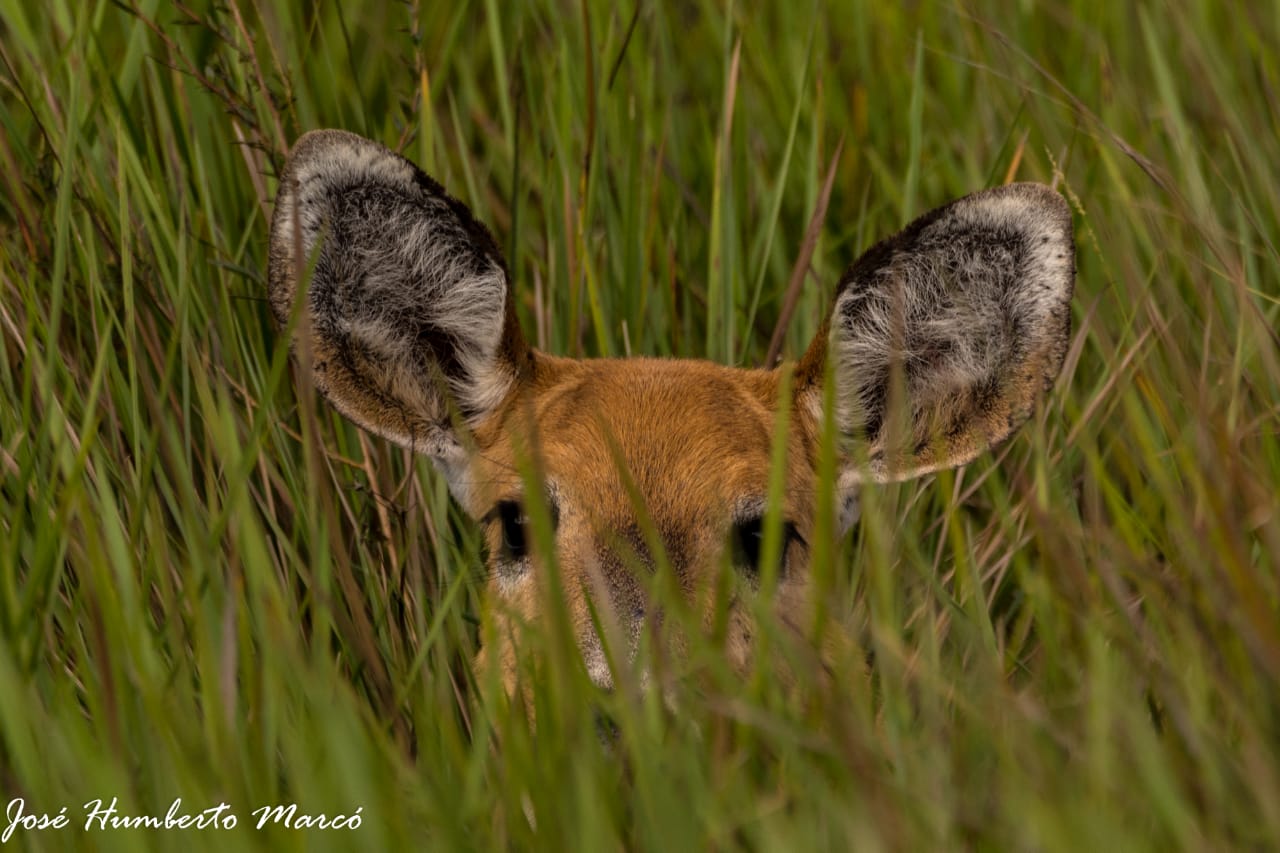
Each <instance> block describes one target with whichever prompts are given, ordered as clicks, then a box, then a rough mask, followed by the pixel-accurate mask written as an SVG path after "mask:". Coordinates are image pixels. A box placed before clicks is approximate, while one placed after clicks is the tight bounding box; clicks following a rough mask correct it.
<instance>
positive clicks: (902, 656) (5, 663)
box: [0, 0, 1280, 850]
mask: <svg viewBox="0 0 1280 853" xmlns="http://www.w3.org/2000/svg"><path fill="white" fill-rule="evenodd" d="M311 5H312V4H294V3H284V2H265V0H264V2H262V3H260V4H251V3H247V2H244V0H230V2H227V3H223V4H218V5H217V6H216V7H215V6H212V5H210V6H205V5H203V4H199V3H191V4H189V5H183V4H176V3H174V4H171V3H169V2H164V0H130V2H126V3H123V4H113V3H107V2H66V0H50V2H48V3H46V4H43V6H42V8H36V4H24V3H5V4H3V5H0V188H2V191H0V794H2V795H3V796H2V797H0V800H3V801H4V802H5V804H6V805H7V804H8V803H10V802H11V801H12V800H14V799H16V798H22V799H23V801H24V807H25V809H26V811H27V812H28V813H44V812H48V813H51V814H54V815H56V814H57V813H58V810H59V809H60V808H62V807H64V806H66V807H67V814H68V816H69V818H70V819H71V824H72V826H70V827H68V828H66V829H45V830H39V831H37V830H27V829H22V828H18V829H16V830H15V833H14V837H13V839H12V840H11V841H10V843H14V844H19V845H21V846H23V847H30V848H31V849H61V848H63V847H75V846H83V847H92V848H94V849H102V850H112V849H119V850H134V849H141V848H146V847H155V848H164V849H174V848H178V847H181V848H182V849H184V850H197V849H205V848H208V849H219V850H222V849H228V848H229V847H231V846H234V847H245V848H254V847H256V848H259V849H272V850H275V849H308V850H311V849H326V848H333V849H353V848H359V849H397V848H401V847H407V846H409V845H414V846H423V845H426V846H439V847H443V846H448V847H460V848H473V847H476V848H482V847H491V846H500V847H510V846H515V847H521V848H523V847H530V846H537V847H546V848H556V849H559V848H563V847H565V846H572V847H574V848H581V849H605V848H608V849H616V848H618V847H622V846H625V847H627V848H642V849H660V850H679V849H691V848H692V849H703V848H746V849H778V850H805V849H818V848H834V849H848V848H849V847H851V846H856V847H857V848H859V849H880V848H884V849H933V848H939V847H941V848H954V847H984V848H997V849H999V848H1015V849H1044V850H1079V849H1082V848H1083V849H1160V850H1166V849H1170V848H1189V849H1196V850H1201V849H1223V848H1233V847H1244V848H1268V847H1272V846H1275V845H1276V844H1278V843H1280V805H1278V804H1280V686H1278V684H1280V681H1278V679H1280V507H1278V506H1277V504H1278V498H1277V495H1278V494H1280V346H1278V343H1280V336H1278V333H1277V328H1278V327H1280V323H1278V322H1277V320H1278V316H1280V274H1278V273H1277V269H1278V268H1280V267H1278V261H1280V255H1278V253H1277V247H1278V245H1280V194H1278V193H1277V192H1276V188H1277V187H1280V174H1278V173H1280V59H1278V58H1277V54H1276V52H1275V50H1274V45H1276V44H1277V43H1280V16H1278V15H1277V13H1276V11H1275V9H1274V8H1272V7H1269V6H1267V5H1266V4H1246V5H1244V6H1243V7H1235V6H1230V5H1229V4H1219V3H1214V2H1208V0H1186V2H1182V3H1176V4H1154V3H1152V4H1145V3H1135V4H1118V3H1117V4H1109V3H1096V2H1085V0H1061V2H1054V3H1048V4H1009V3H989V4H979V5H976V6H973V7H965V8H963V9H962V8H959V7H956V8H941V7H933V6H928V5H927V4H926V6H924V7H921V8H919V9H916V10H904V9H898V8H896V7H894V6H892V5H891V4H879V3H870V2H851V3H838V4H837V3H831V4H827V3H822V2H817V3H812V4H811V3H787V4H767V3H758V4H729V5H724V4H718V3H712V2H680V3H677V2H670V3H639V4H632V3H624V4H607V3H597V2H594V0H592V1H591V2H583V3H581V4H575V3H570V2H559V3H553V2H550V0H533V2H528V3H519V4H516V3H498V2H496V0H486V2H481V0H472V2H462V3H456V4H439V3H408V4H404V3H387V4H385V7H381V8H376V9H375V8H374V5H370V6H366V7H361V8H357V6H356V5H355V4H342V3H325V4H318V8H315V9H310V10H308V11H299V9H301V8H303V7H309V6H311ZM375 5H376V4H375ZM317 127H342V128H346V129H349V130H352V131H356V132H359V133H362V134H364V135H367V136H370V137H372V138H375V139H378V140H380V141H382V142H384V143H386V144H388V145H390V146H391V147H393V148H397V149H399V150H401V151H403V153H405V154H406V156H409V157H410V158H411V159H414V160H415V161H416V162H418V163H420V164H421V165H422V166H423V168H424V169H426V170H427V171H428V172H430V173H431V174H432V175H434V176H435V177H437V178H438V179H439V180H440V181H441V182H442V183H443V184H444V185H445V186H446V187H447V188H448V189H449V190H450V192H451V193H453V194H454V195H456V196H458V197H459V198H461V199H462V200H464V201H465V202H466V203H467V204H468V205H470V206H471V207H472V209H473V210H474V211H475V212H476V214H477V216H478V217H479V218H480V219H482V220H483V221H485V222H486V223H488V224H489V225H490V226H491V228H492V229H493V231H494V234H495V236H496V237H497V239H498V241H499V243H500V244H501V245H502V246H503V248H504V250H505V251H506V252H507V255H508V258H509V261H510V265H511V271H512V274H513V277H514V279H515V282H516V290H517V299H518V313H519V314H520V319H521V322H522V324H523V325H524V327H525V329H526V330H527V334H528V336H529V338H530V339H531V341H532V342H533V343H534V344H535V345H537V346H539V347H543V348H546V349H548V350H550V351H552V352H555V353H560V354H566V355H574V356H599V355H626V354H647V355H663V356H668V355H670V356H683V357H699V358H701V357H706V358H711V359H714V360H717V361H724V362H730V363H735V364H743V365H756V364H760V363H762V362H764V360H765V357H766V354H767V352H768V350H769V346H770V340H771V338H772V337H774V336H775V332H777V338H778V345H779V346H780V348H781V352H782V354H783V355H784V356H786V357H791V358H794V357H795V356H797V355H798V354H799V353H800V352H801V350H802V348H803V347H804V345H805V344H806V343H807V341H808V340H809V339H810V337H811V336H812V335H813V334H814V332H815V330H816V329H817V327H818V325H819V323H820V321H821V319H822V317H823V314H824V312H825V311H826V309H827V306H828V304H829V301H830V299H831V298H832V295H833V290H834V286H835V283H836V281H837V280H838V278H839V275H840V272H841V271H842V269H843V268H844V266H845V265H847V264H848V263H849V262H850V261H852V260H853V259H854V258H855V257H856V256H857V254H858V253H859V252H860V251H861V250H863V249H865V248H866V247H868V246H869V245H870V244H871V243H872V242H874V240H875V239H877V238H878V237H880V236H884V235H887V234H889V233H892V232H893V231H894V230H896V229H897V228H899V227H901V226H902V225H903V224H905V223H906V222H907V221H908V220H909V219H910V218H912V217H913V216H915V215H918V214H920V213H922V212H924V211H925V210H927V209H929V208H931V207H933V206H935V205H938V204H941V203H943V202H945V201H947V200H949V199H951V198H953V197H955V196H959V195H962V194H964V193H966V192H969V191H972V190H975V189H978V188H981V187H985V186H992V185H997V184H1000V183H1004V182H1006V181H1009V180H1038V181H1043V182H1046V183H1053V184H1055V185H1056V186H1057V188H1058V189H1059V190H1060V191H1062V192H1063V193H1064V194H1065V195H1066V196H1067V197H1068V199H1069V200H1070V201H1071V203H1072V206H1073V208H1074V209H1075V214H1076V218H1075V222H1076V235H1077V242H1078V252H1077V263H1078V281H1077V291H1076V299H1075V303H1074V310H1075V323H1074V338H1073V344H1072V347H1071V350H1070V352H1069V354H1068V357H1067V363H1066V367H1065V369H1064V372H1063V376H1062V377H1061V379H1060V380H1059V382H1058V384H1057V386H1056V390H1055V391H1054V392H1053V394H1052V395H1051V396H1050V398H1049V400H1048V402H1047V403H1046V404H1045V405H1044V406H1042V407H1041V408H1040V410H1039V411H1038V413H1037V415H1036V416H1034V417H1033V419H1032V421H1031V422H1030V423H1029V424H1028V425H1027V426H1026V427H1024V428H1023V429H1022V430H1021V431H1020V432H1019V433H1017V435H1016V437H1015V438H1014V439H1013V440H1012V441H1010V442H1009V443H1008V444H1006V445H1004V446H1003V447H1001V448H998V449H997V450H995V451H994V452H991V453H988V454H986V455H984V456H983V457H981V458H980V459H979V460H978V461H976V462H974V463H972V464H970V465H968V466H967V467H965V468H964V469H962V470H960V471H957V472H949V473H944V474H940V475H938V476H936V477H933V478H930V479H928V480H927V481H924V482H920V483H911V484H904V485H900V486H892V487H876V488H868V489H866V490H865V491H864V494H863V495H862V506H863V510H862V518H861V521H860V523H859V525H858V527H857V529H856V530H855V531H854V532H853V533H852V534H851V535H849V536H847V537H845V538H843V539H839V540H837V539H835V538H830V539H829V540H827V541H821V542H816V543H814V549H815V553H816V555H817V556H816V559H815V565H814V575H815V583H818V584H820V585H821V586H820V588H821V589H822V590H824V591H826V594H825V595H823V596H822V600H823V602H824V606H825V607H826V610H827V612H828V613H829V614H831V616H832V618H833V619H836V620H838V621H839V623H840V624H841V625H842V626H844V627H845V628H847V630H848V631H849V634H850V637H851V638H852V645H853V646H855V648H853V649H851V650H850V652H849V655H848V657H849V666H848V669H847V670H846V671H838V672H835V673H833V674H832V675H831V677H829V678H818V677H817V676H816V675H815V674H814V669H813V667H811V666H810V667H808V668H806V666H805V660H806V659H805V657H804V654H803V651H804V650H803V649H799V650H796V649H792V650H790V651H789V652H786V650H784V654H783V655H782V657H784V658H787V659H788V661H789V663H788V664H787V665H788V667H789V668H790V670H791V671H792V674H793V675H796V677H797V678H798V682H799V683H798V685H797V686H796V687H794V688H793V689H787V688H784V687H782V686H781V680H780V679H779V678H777V677H775V676H776V672H774V669H773V668H774V667H775V666H776V665H777V664H776V662H775V661H773V660H769V661H764V662H762V663H760V664H759V666H758V670H759V671H758V672H756V673H754V674H753V676H752V677H750V678H747V679H741V678H738V677H736V676H735V675H733V674H732V673H731V672H729V671H728V668H727V667H726V666H724V664H723V663H722V662H721V661H720V660H719V658H718V649H717V647H716V646H715V643H714V642H713V641H712V640H700V639H698V638H697V637H696V636H695V637H694V639H693V641H692V643H691V648H690V651H689V662H688V664H687V669H688V670H689V672H690V675H689V676H688V677H687V678H685V679H684V680H682V681H681V684H680V686H679V687H678V688H676V690H675V695H674V697H673V701H672V704H673V705H674V706H675V711H674V712H673V709H672V708H671V707H668V706H667V705H665V704H664V703H663V702H662V701H661V700H660V698H659V697H658V696H657V695H656V692H650V693H647V694H640V693H638V692H635V691H630V690H625V689H624V690H618V691H616V692H615V693H614V694H612V695H608V696H601V695H599V691H597V690H595V689H594V688H592V687H591V686H590V683H589V681H588V680H587V678H586V677H585V675H584V674H583V673H582V671H581V666H580V664H579V663H578V662H577V660H576V658H575V656H574V654H573V652H572V647H571V645H570V644H569V643H568V642H567V640H566V637H565V635H564V626H563V625H557V624H555V620H550V622H549V624H547V625H544V626H539V628H540V630H535V631H533V632H532V633H531V636H529V637H528V638H527V643H528V647H529V648H530V649H531V650H532V651H539V652H541V662H540V664H539V665H538V666H537V667H536V668H535V667H533V666H532V665H530V666H529V667H528V670H527V673H526V674H527V676H528V677H529V678H530V679H532V682H533V683H534V684H535V689H533V690H532V691H531V692H530V697H531V701H532V702H533V704H534V709H535V713H536V719H537V725H536V726H534V727H531V726H530V725H529V722H528V715H527V713H526V709H525V708H524V707H522V705H521V703H520V702H516V703H511V702H509V701H508V700H507V699H506V698H505V696H503V695H502V694H501V691H500V690H497V689H495V688H496V685H494V684H485V683H483V682H484V681H486V679H485V678H484V677H482V676H480V675H478V674H477V673H474V672H473V671H472V666H471V661H472V658H473V656H474V654H475V652H476V650H477V649H478V648H479V646H480V644H481V639H482V633H483V625H484V623H485V621H486V613H485V612H484V608H483V606H482V601H483V599H482V591H483V586H484V582H485V578H484V573H483V569H482V566H483V544H482V542H481V538H480V536H479V532H478V530H477V529H476V527H475V525H474V524H473V523H472V522H470V521H469V520H468V519H466V518H464V517H463V516H462V515H461V513H460V512H459V511H458V509H457V508H456V507H454V506H452V505H451V503H450V500H449V497H448V493H447V489H446V487H445V485H444V482H443V480H442V479H441V478H440V477H438V476H437V475H436V473H435V472H434V471H432V470H431V468H430V465H429V463H428V462H427V461H425V460H424V459H420V458H413V457H410V456H409V455H408V454H406V453H404V452H402V451H400V450H399V449H397V448H395V447H393V446H392V445H390V444H388V443H387V442H385V441H382V440H380V439H374V438H370V437H368V436H365V435H363V434H361V433H360V432H359V431H358V430H356V429H355V428H354V427H353V426H351V425H350V424H348V423H346V422H345V421H343V420H342V419H341V418H339V417H338V416H337V415H335V414H333V413H332V412H331V411H330V410H329V409H328V408H327V407H326V406H324V405H323V403H321V402H320V401H317V400H313V399H311V398H310V397H308V396H306V394H305V392H303V393H301V394H300V393H299V392H298V391H296V390H295V389H296V388H297V387H298V386H297V384H296V382H295V371H294V368H293V367H292V366H291V365H290V364H289V359H288V352H287V344H286V339H285V338H284V336H283V335H281V334H280V333H279V332H278V331H277V330H276V329H275V327H274V325H273V323H272V322H271V320H270V311H269V310H268V308H267V305H266V303H265V293H266V286H265V270H264V267H265V258H266V234H267V216H268V214H269V211H270V203H271V200H272V198H273V197H274V193H275V176H276V174H277V170H278V169H279V168H280V167H281V165H282V163H283V156H284V153H285V151H286V150H287V146H288V145H289V144H290V143H291V142H292V141H293V139H294V138H296V137H297V136H298V135H299V134H300V133H302V132H304V131H305V130H309V129H313V128H317ZM829 172H830V173H831V174H833V175H834V179H833V182H832V183H831V188H830V192H829V196H828V194H827V193H825V192H824V182H825V180H826V178H827V175H828V173H829ZM815 211H816V212H817V214H818V218H819V220H820V221H821V222H822V227H821V229H820V230H818V231H816V232H815V234H816V238H815V239H816V242H814V241H807V240H806V229H807V227H808V225H809V223H810V221H811V219H813V218H814V217H815ZM824 211H825V216H822V214H823V213H824ZM806 258H809V259H810V260H807V261H806V260H805V259H806ZM798 259H799V262H798ZM791 280H795V281H797V282H802V283H803V287H802V288H801V289H800V290H799V291H798V298H797V299H796V301H795V303H794V311H793V312H791V314H790V316H789V318H786V322H785V324H783V325H782V326H781V327H780V331H779V323H778V320H779V317H780V316H781V315H782V314H783V306H784V304H785V302H786V292H787V283H788V281H791ZM826 473H827V474H828V475H829V474H830V468H829V467H828V469H827V472H826ZM828 479H829V478H828ZM828 485H829V484H828ZM536 515H537V514H536V513H535V516H536ZM535 526H538V527H539V529H538V530H535V534H536V536H539V537H543V538H544V539H545V538H546V537H547V536H548V535H549V531H548V530H546V529H543V528H545V519H544V520H543V523H542V524H541V525H538V524H537V518H535ZM788 655H789V656H790V657H789V658H788ZM605 717H607V718H608V719H609V720H611V721H612V723H611V725H612V726H614V727H616V734H615V736H614V737H613V738H612V739H611V740H602V739H601V738H600V736H599V726H598V721H599V719H603V718H605ZM113 797H115V798H118V809H119V811H120V812H121V813H123V814H127V815H139V814H141V815H159V816H161V817H163V816H164V814H165V812H166V811H167V810H168V809H169V808H170V805H171V804H172V803H173V801H174V799H175V798H178V797H180V798H181V800H182V803H181V809H182V811H183V812H186V813H199V812H201V811H203V810H204V809H207V808H212V807H216V806H218V805H219V804H221V803H227V804H228V810H229V812H232V813H235V814H236V815H237V816H238V817H239V824H238V826H237V827H236V828H234V829H213V828H210V829H205V830H199V831H197V830H193V829H192V830H186V831H169V832H155V831H148V830H142V829H139V830H118V831H104V830H101V829H92V830H88V831H86V830H84V809H83V808H82V806H83V804H84V803H86V802H89V801H91V800H94V799H99V798H101V799H103V800H105V801H107V802H108V803H109V802H110V800H111V799H112V798H113ZM277 803H283V804H288V803H297V804H298V810H299V812H304V813H308V814H317V813H321V812H323V813H325V814H327V815H329V816H330V817H332V816H333V815H335V814H344V815H349V814H352V813H354V812H356V810H357V809H359V810H360V812H359V814H360V816H361V819H362V823H361V825H360V826H359V828H358V829H354V830H352V829H341V830H339V829H331V830H327V831H321V830H315V829H310V830H288V829H285V828H283V827H282V826H279V825H274V824H273V825H271V826H269V827H267V828H264V829H262V830H257V829H255V828H254V824H255V823H256V821H257V817H256V816H255V815H254V814H253V810H254V809H257V808H259V807H261V806H267V805H274V804H277ZM4 823H5V825H7V824H8V821H7V820H6V821H4ZM0 829H2V828H0Z"/></svg>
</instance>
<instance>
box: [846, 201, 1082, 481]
mask: <svg viewBox="0 0 1280 853" xmlns="http://www.w3.org/2000/svg"><path fill="white" fill-rule="evenodd" d="M1074 278H1075V260H1074V242H1073V236H1072V227H1071V215H1070V210H1069V208H1068V207H1067V205H1066V202H1065V201H1064V200H1063V199H1062V197H1061V196H1059V195H1058V194H1057V193H1055V192H1053V191H1052V190H1050V189H1049V188H1048V187H1044V186H1041V185H1038V184H1014V185H1011V186H1006V187H1000V188H997V189H993V190H987V191H985V192H980V193H976V194H974V195H971V196H968V197H966V198H963V199H960V200H959V201H956V202H953V203H952V204H950V205H947V206H945V207H943V208H940V209H938V210H936V211H933V212H932V213H929V214H926V215H925V216H923V217H921V218H920V219H919V220H917V221H916V222H914V223H912V224H911V225H909V226H908V227H907V229H906V230H904V231H903V232H902V233H901V234H899V235H897V236H896V237H893V238H890V239H889V240H886V241H885V242H883V243H881V244H879V245H877V246H875V247H873V248H872V249H871V250H870V251H868V252H867V253H866V255H864V256H863V257H862V258H861V259H860V260H859V261H858V262H856V263H855V264H854V265H853V267H851V268H850V270H849V272H848V273H846V276H845V280H844V282H843V283H842V289H841V292H840V295H839V297H838V298H837V301H836V305H835V308H834V311H833V314H832V322H831V330H830V350H829V352H830V353H831V354H832V355H833V356H834V357H835V359H836V369H835V375H836V381H837V420H838V422H839V423H840V425H841V426H842V428H843V429H844V430H845V431H846V432H847V433H851V434H855V435H862V436H864V437H865V438H867V439H868V440H869V441H871V442H872V446H871V468H872V471H871V472H870V473H871V474H872V476H873V477H874V478H875V479H887V478H895V479H896V478H897V476H899V475H897V474H895V475H893V476H892V477H891V476H890V474H889V472H886V471H884V470H883V469H882V467H879V466H882V465H883V464H884V461H883V459H880V458H878V454H877V450H879V449H881V448H878V447H877V442H878V441H879V440H880V439H881V438H882V437H883V436H882V435H881V433H882V430H883V428H884V426H885V421H886V418H888V417H889V416H890V414H891V413H890V412H888V411H887V409H888V408H889V402H890V401H889V397H890V388H891V382H892V377H893V375H895V374H894V371H895V370H899V371H900V374H898V375H901V377H902V379H903V380H904V387H903V390H904V391H905V394H906V414H907V415H908V416H909V418H910V419H911V423H910V424H906V425H903V426H904V427H905V433H906V434H905V435H904V436H902V437H903V438H904V439H906V440H908V441H911V442H915V443H917V444H919V443H922V442H925V441H928V440H929V437H928V436H927V435H926V434H925V433H924V430H925V428H926V427H928V426H929V425H930V424H932V425H933V426H934V427H937V426H942V427H943V428H944V431H945V432H946V436H945V439H946V440H947V441H952V440H953V439H955V441H954V442H953V445H954V448H955V455H937V454H935V455H934V456H932V457H930V460H931V461H929V462H927V463H925V467H921V468H917V469H913V470H911V471H908V472H902V473H904V474H906V475H907V476H910V475H914V474H920V473H926V472H927V470H937V469H938V468H942V467H948V466H950V465H955V464H961V463H962V462H964V461H967V460H968V458H972V456H973V455H976V453H977V452H978V450H980V449H981V447H979V446H978V445H979V444H981V445H982V446H985V445H986V444H989V443H994V442H996V441H999V440H1001V439H1002V438H1003V437H1004V436H1005V435H1007V434H1008V433H1009V432H1010V431H1012V429H1013V428H1015V427H1016V426H1017V423H1018V422H1020V421H1021V419H1023V418H1025V417H1026V415H1027V414H1028V413H1029V411H1030V408H1031V406H1033V405H1034V401H1035V397H1036V396H1037V395H1038V394H1039V392H1040V391H1042V390H1043V389H1044V388H1046V387H1048V385H1049V384H1051V383H1052V381H1053V379H1054V377H1056V375H1057V373H1058V370H1059V368H1060V366H1061V362H1062V357H1063V355H1064V354H1065V349H1066V336H1067V331H1068V328H1069V322H1070V300H1071V291H1072V285H1073V282H1074ZM895 365H897V367H895ZM1037 371H1039V374H1040V375H1036V376H1031V375H1030V374H1031V373H1035V372H1037ZM1006 409H1007V410H1008V411H1009V412H1010V413H1011V414H1010V415H1009V417H1008V418H1007V419H1006V421H1007V423H1002V424H1001V425H1000V427H999V429H998V430H995V431H994V432H993V431H992V430H991V429H990V428H989V425H984V429H986V432H985V433H983V435H982V436H979V437H977V438H975V437H974V436H971V435H967V434H966V432H965V431H966V430H967V429H969V425H968V424H967V423H966V422H965V421H964V418H965V417H967V416H970V415H972V417H973V419H975V420H976V419H977V418H979V417H980V416H981V415H982V413H983V412H993V411H1004V410H1006Z"/></svg>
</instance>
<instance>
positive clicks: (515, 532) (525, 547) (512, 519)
mask: <svg viewBox="0 0 1280 853" xmlns="http://www.w3.org/2000/svg"><path fill="white" fill-rule="evenodd" d="M547 509H548V511H549V512H550V514H551V528H552V529H553V530H555V529H556V528H558V527H559V526H560V508H559V506H558V505H557V504H556V502H555V500H554V499H549V500H548V502H547ZM480 520H481V521H482V522H483V523H485V524H493V523H495V522H496V523H497V524H498V534H499V539H498V548H499V552H498V553H499V557H500V558H501V562H503V563H507V564H511V563H518V562H520V561H521V560H523V559H524V558H525V557H527V556H529V548H530V545H531V544H532V536H533V533H532V531H531V530H530V527H529V515H528V513H527V512H526V511H525V508H524V503H523V502H522V501H521V500H520V499H519V498H509V499H507V500H502V501H498V502H497V503H496V504H494V506H493V509H491V510H489V511H488V512H487V513H485V514H484V515H483V516H482V517H481V519H480Z"/></svg>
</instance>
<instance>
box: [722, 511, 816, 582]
mask: <svg viewBox="0 0 1280 853" xmlns="http://www.w3.org/2000/svg"><path fill="white" fill-rule="evenodd" d="M799 540H800V536H799V534H798V533H797V532H796V526H795V525H794V524H793V523H791V522H790V521H784V522H783V523H782V548H781V549H780V550H779V551H778V574H777V576H778V577H782V576H783V575H785V573H786V569H787V551H788V550H790V548H791V545H792V543H793V542H798V541H799ZM729 547H730V550H731V551H732V554H733V564H734V566H735V567H736V568H737V569H738V571H740V572H742V573H743V574H744V575H746V576H747V577H748V578H749V579H751V580H753V581H757V582H758V581H759V579H760V572H761V568H762V567H761V565H760V560H761V559H762V557H763V552H764V516H752V517H750V518H744V519H740V520H739V521H736V522H734V524H733V529H732V531H731V532H730V541H729Z"/></svg>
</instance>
